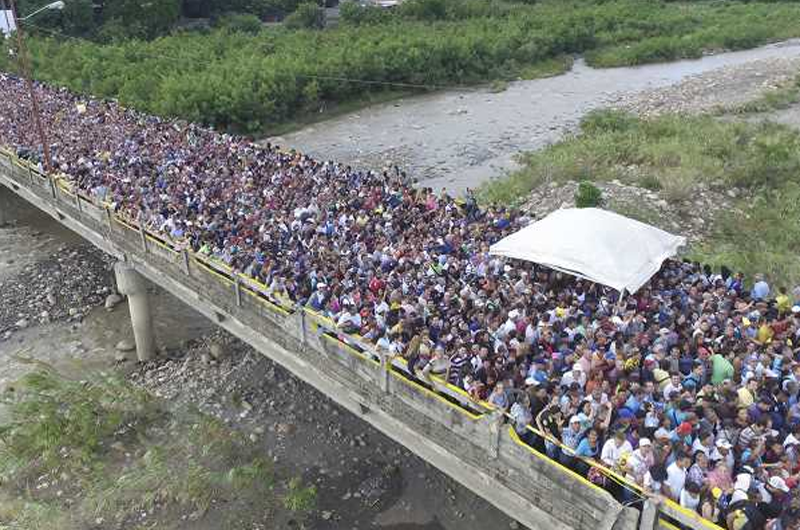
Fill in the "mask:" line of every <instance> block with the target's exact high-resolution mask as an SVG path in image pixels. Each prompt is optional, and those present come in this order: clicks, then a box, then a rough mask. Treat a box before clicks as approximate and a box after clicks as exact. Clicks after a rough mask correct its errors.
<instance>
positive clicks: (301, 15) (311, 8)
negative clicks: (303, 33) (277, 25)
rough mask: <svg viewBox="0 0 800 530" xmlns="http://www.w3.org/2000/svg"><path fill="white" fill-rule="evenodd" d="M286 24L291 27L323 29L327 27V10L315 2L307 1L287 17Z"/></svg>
mask: <svg viewBox="0 0 800 530" xmlns="http://www.w3.org/2000/svg"><path fill="white" fill-rule="evenodd" d="M283 23H284V25H285V26H286V27H287V28H290V29H322V28H323V27H325V11H324V10H323V9H322V8H321V7H319V6H318V5H317V4H315V3H314V2H305V3H303V4H300V5H299V6H297V10H296V11H295V12H294V13H292V14H291V15H289V16H288V17H286V19H285V20H284V21H283Z"/></svg>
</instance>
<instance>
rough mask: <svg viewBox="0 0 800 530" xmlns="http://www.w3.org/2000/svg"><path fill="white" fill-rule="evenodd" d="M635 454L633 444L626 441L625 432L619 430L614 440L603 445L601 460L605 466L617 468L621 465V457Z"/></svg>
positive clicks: (609, 440) (610, 439)
mask: <svg viewBox="0 0 800 530" xmlns="http://www.w3.org/2000/svg"><path fill="white" fill-rule="evenodd" d="M631 453H633V447H632V446H631V443H630V442H629V441H628V440H626V439H625V430H624V429H619V430H617V431H616V432H615V433H614V436H613V437H612V438H609V439H608V440H607V441H606V443H605V444H603V451H602V452H601V453H600V459H601V460H602V461H603V463H604V464H605V465H607V466H608V467H610V468H616V467H617V464H618V463H619V459H620V457H622V455H624V454H628V455H629V454H631Z"/></svg>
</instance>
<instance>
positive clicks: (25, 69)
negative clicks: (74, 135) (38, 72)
mask: <svg viewBox="0 0 800 530" xmlns="http://www.w3.org/2000/svg"><path fill="white" fill-rule="evenodd" d="M8 2H9V4H10V7H11V13H12V15H13V16H14V23H15V25H16V34H17V53H18V54H19V57H18V58H19V62H20V67H21V68H22V75H23V77H25V84H26V85H27V86H28V93H29V94H30V97H31V107H32V108H33V123H34V125H35V126H36V133H37V134H38V135H39V142H40V143H41V144H42V151H43V153H44V160H43V161H42V163H43V165H44V172H45V173H46V174H48V175H49V174H50V171H51V169H52V167H51V165H50V162H51V160H50V144H49V143H48V142H47V136H46V134H45V129H44V126H43V125H42V119H41V116H40V114H39V100H38V99H37V98H36V90H34V87H33V79H32V78H31V63H30V58H29V57H28V49H27V48H26V47H25V36H24V34H23V31H22V21H21V20H20V19H19V14H18V13H17V6H16V4H15V3H14V0H8Z"/></svg>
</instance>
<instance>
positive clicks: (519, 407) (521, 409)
mask: <svg viewBox="0 0 800 530" xmlns="http://www.w3.org/2000/svg"><path fill="white" fill-rule="evenodd" d="M509 415H510V416H511V418H512V420H513V421H514V431H515V432H516V433H517V436H519V438H520V439H521V440H522V441H523V442H525V443H527V444H531V443H532V438H533V432H532V431H531V430H530V429H528V426H529V425H530V424H531V421H533V416H532V414H531V400H530V397H529V396H528V394H526V393H522V394H521V396H520V397H519V398H518V399H517V400H516V401H514V404H513V405H511V411H510V412H509Z"/></svg>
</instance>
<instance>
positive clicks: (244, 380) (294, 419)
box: [128, 331, 514, 530]
mask: <svg viewBox="0 0 800 530" xmlns="http://www.w3.org/2000/svg"><path fill="white" fill-rule="evenodd" d="M128 377H129V379H130V380H131V381H132V382H134V384H136V385H138V386H140V387H142V388H145V389H147V390H148V391H149V392H150V393H152V394H153V395H155V396H158V397H160V398H163V399H165V400H168V401H170V402H172V403H176V404H189V405H193V406H196V407H197V408H199V409H200V410H201V411H203V412H205V413H207V414H211V415H213V416H215V417H217V418H219V419H221V420H222V421H224V422H225V423H226V424H228V425H231V426H234V427H235V428H236V429H240V430H242V431H244V432H246V433H248V436H249V437H250V439H251V440H252V441H253V442H256V443H258V444H260V445H261V446H262V447H263V450H264V452H265V454H266V455H267V456H268V457H269V458H271V459H272V461H273V462H275V464H276V466H280V467H282V468H286V469H288V470H296V471H297V472H298V473H301V474H302V475H303V476H304V478H305V479H306V480H307V481H309V482H313V483H314V484H316V486H317V488H318V490H319V492H320V507H319V510H318V512H317V513H316V514H315V516H314V525H313V527H314V528H370V527H382V528H387V529H396V530H399V529H408V530H412V529H420V530H422V529H425V530H436V529H445V528H459V529H471V528H474V529H478V528H480V529H484V528H507V527H509V525H511V526H514V525H512V521H510V520H509V519H508V518H507V517H506V516H505V515H503V514H501V513H500V512H498V511H497V510H496V509H494V508H492V507H490V506H489V505H487V504H486V502H485V501H483V500H481V499H479V498H477V497H475V496H474V495H473V494H472V493H470V492H469V491H467V490H465V489H464V488H462V487H461V486H459V485H458V484H456V483H455V482H453V481H452V480H450V479H449V478H447V477H446V476H444V475H443V474H442V473H440V472H438V471H437V470H435V469H434V468H432V467H430V466H429V465H427V464H426V463H424V462H423V461H421V460H420V459H419V458H417V457H416V456H414V455H413V454H412V453H411V452H410V451H409V450H407V449H405V448H404V447H402V446H400V445H398V444H397V443H395V442H393V441H392V440H391V439H389V438H387V437H386V436H384V435H382V434H380V433H379V432H377V431H375V430H374V429H372V428H371V427H370V426H369V425H367V424H366V423H365V422H363V421H362V420H360V419H359V418H357V417H355V416H353V415H352V414H350V413H349V412H347V411H345V410H343V409H341V408H340V407H339V406H338V405H337V404H336V403H334V402H333V401H331V400H329V399H328V398H327V397H326V396H324V395H322V394H320V393H319V392H317V391H316V390H315V389H313V388H312V387H310V386H308V385H306V384H304V383H302V382H300V381H298V380H297V379H295V378H294V377H293V376H292V375H291V374H289V373H288V372H287V371H286V370H284V369H282V368H281V367H280V366H278V365H276V364H274V363H272V362H270V361H269V360H268V359H266V358H265V357H263V356H262V355H260V354H258V353H257V352H256V351H254V350H253V349H252V348H250V347H249V346H247V345H245V344H243V343H242V342H240V341H239V340H237V339H235V338H234V337H232V336H230V335H229V334H227V333H225V332H222V331H214V332H212V333H210V334H208V335H206V336H204V337H201V338H198V339H196V340H192V341H189V342H188V343H187V344H186V345H185V346H184V347H182V348H180V349H179V350H177V351H175V352H173V353H172V354H171V355H170V356H169V357H166V358H161V359H158V360H156V361H154V362H150V363H147V364H144V365H141V366H134V367H132V368H131V370H130V372H129V375H128Z"/></svg>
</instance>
